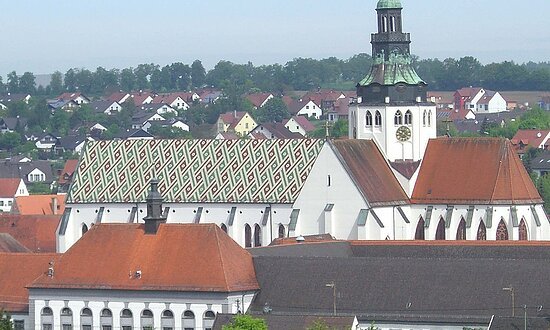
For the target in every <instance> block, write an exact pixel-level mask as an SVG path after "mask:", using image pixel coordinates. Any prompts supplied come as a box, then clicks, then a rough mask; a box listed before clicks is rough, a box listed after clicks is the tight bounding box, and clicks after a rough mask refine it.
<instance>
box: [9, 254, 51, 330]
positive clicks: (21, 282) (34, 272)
mask: <svg viewBox="0 0 550 330" xmlns="http://www.w3.org/2000/svg"><path fill="white" fill-rule="evenodd" d="M59 257H60V255H59V254H56V253H0V283H9V285H2V287H1V289H0V296H1V297H9V299H6V298H3V299H2V301H1V302H0V309H2V310H4V311H5V312H7V313H9V314H10V316H11V319H12V321H13V328H14V329H34V328H35V326H34V323H33V322H31V320H30V318H29V313H30V310H31V308H30V305H29V292H28V290H27V288H26V286H27V285H29V284H30V283H32V281H34V280H35V279H36V278H38V277H39V276H40V275H42V274H43V273H44V272H47V270H48V267H50V265H51V264H55V263H56V262H57V260H58V259H59ZM14 265H17V266H14Z"/></svg>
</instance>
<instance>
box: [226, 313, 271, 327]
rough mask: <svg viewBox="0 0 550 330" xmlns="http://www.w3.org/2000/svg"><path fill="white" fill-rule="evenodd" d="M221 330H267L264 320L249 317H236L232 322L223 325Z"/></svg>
mask: <svg viewBox="0 0 550 330" xmlns="http://www.w3.org/2000/svg"><path fill="white" fill-rule="evenodd" d="M222 330H267V324H266V323H265V320H263V319H260V318H255V317H252V316H250V315H237V316H235V317H234V318H233V322H231V323H230V324H228V325H224V326H223V327H222Z"/></svg>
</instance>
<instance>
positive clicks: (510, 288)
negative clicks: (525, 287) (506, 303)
mask: <svg viewBox="0 0 550 330" xmlns="http://www.w3.org/2000/svg"><path fill="white" fill-rule="evenodd" d="M502 291H509V292H510V295H511V296H512V317H514V316H515V314H516V313H515V298H516V297H515V292H514V287H513V286H511V285H510V286H509V287H507V288H502Z"/></svg>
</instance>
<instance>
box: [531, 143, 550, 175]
mask: <svg viewBox="0 0 550 330" xmlns="http://www.w3.org/2000/svg"><path fill="white" fill-rule="evenodd" d="M529 167H530V168H531V171H533V172H534V173H536V174H537V177H539V178H540V177H542V176H545V175H547V174H548V173H550V150H544V151H543V152H542V153H541V154H540V155H539V156H537V157H535V158H533V159H532V160H531V162H530V163H529Z"/></svg>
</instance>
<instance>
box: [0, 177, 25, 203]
mask: <svg viewBox="0 0 550 330" xmlns="http://www.w3.org/2000/svg"><path fill="white" fill-rule="evenodd" d="M20 183H21V179H19V178H0V198H10V197H14V196H15V194H16V193H17V188H19V184H20Z"/></svg>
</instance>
